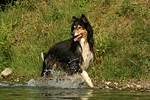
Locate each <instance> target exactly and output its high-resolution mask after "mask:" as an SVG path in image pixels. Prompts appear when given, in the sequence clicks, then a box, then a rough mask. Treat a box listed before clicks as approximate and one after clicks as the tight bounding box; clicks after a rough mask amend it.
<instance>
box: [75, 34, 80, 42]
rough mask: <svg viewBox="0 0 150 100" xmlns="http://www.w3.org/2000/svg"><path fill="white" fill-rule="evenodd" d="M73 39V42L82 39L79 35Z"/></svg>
mask: <svg viewBox="0 0 150 100" xmlns="http://www.w3.org/2000/svg"><path fill="white" fill-rule="evenodd" d="M73 38H74V39H73V40H74V41H75V42H76V41H80V39H81V38H82V34H79V35H76V36H74V37H73Z"/></svg>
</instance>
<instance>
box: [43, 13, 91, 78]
mask: <svg viewBox="0 0 150 100" xmlns="http://www.w3.org/2000/svg"><path fill="white" fill-rule="evenodd" d="M72 19H73V23H72V27H71V35H72V38H71V39H68V40H65V41H61V42H58V43H57V44H55V45H54V46H52V47H51V48H50V49H49V51H48V52H47V53H45V54H44V61H43V68H42V73H41V76H44V75H45V73H46V75H48V74H50V72H46V70H49V69H60V70H64V71H65V72H66V73H67V74H68V75H73V74H76V73H81V72H82V68H81V67H80V65H81V64H82V62H83V57H82V53H81V52H82V49H84V48H81V45H80V43H79V41H76V42H75V41H74V40H73V39H74V38H75V37H74V33H73V30H74V25H77V24H79V25H81V26H82V27H84V28H85V29H86V30H87V31H88V36H87V38H88V39H87V40H88V43H89V47H90V50H91V51H92V52H93V45H94V41H93V30H92V27H91V25H90V23H89V22H88V20H87V18H86V17H85V15H83V14H82V15H81V17H80V18H76V17H74V16H73V18H72Z"/></svg>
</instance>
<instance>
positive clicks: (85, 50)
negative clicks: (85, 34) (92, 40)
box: [80, 39, 93, 70]
mask: <svg viewBox="0 0 150 100" xmlns="http://www.w3.org/2000/svg"><path fill="white" fill-rule="evenodd" d="M80 45H81V47H82V57H83V61H84V62H83V63H82V65H81V67H82V69H83V70H87V68H88V67H89V63H90V61H91V60H93V52H91V51H90V47H89V44H88V43H87V42H85V40H84V39H81V41H80Z"/></svg>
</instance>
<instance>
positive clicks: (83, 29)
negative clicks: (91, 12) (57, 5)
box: [71, 14, 93, 42]
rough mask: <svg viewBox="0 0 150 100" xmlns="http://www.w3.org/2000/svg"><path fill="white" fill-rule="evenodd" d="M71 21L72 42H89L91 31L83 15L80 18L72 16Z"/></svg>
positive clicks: (91, 36)
mask: <svg viewBox="0 0 150 100" xmlns="http://www.w3.org/2000/svg"><path fill="white" fill-rule="evenodd" d="M72 21H73V23H72V27H71V35H72V36H73V40H74V42H77V41H80V40H81V39H84V40H85V41H88V42H90V41H91V39H93V29H92V27H91V25H90V23H89V21H88V20H87V18H86V17H85V15H83V14H82V15H81V17H80V18H77V17H75V16H73V17H72Z"/></svg>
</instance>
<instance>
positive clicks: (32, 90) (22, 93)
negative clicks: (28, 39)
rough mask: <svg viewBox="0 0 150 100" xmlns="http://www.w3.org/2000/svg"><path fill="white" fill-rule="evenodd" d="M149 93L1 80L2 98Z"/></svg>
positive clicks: (117, 97) (89, 98)
mask: <svg viewBox="0 0 150 100" xmlns="http://www.w3.org/2000/svg"><path fill="white" fill-rule="evenodd" d="M149 95H150V93H149V92H140V91H135V92H131V91H130V90H126V91H125V90H122V91H120V90H110V89H90V88H85V87H84V88H77V89H75V88H72V89H71V88H70V89H66V88H54V87H35V86H34V87H29V86H27V84H17V83H1V82H0V100H150V97H149Z"/></svg>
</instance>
